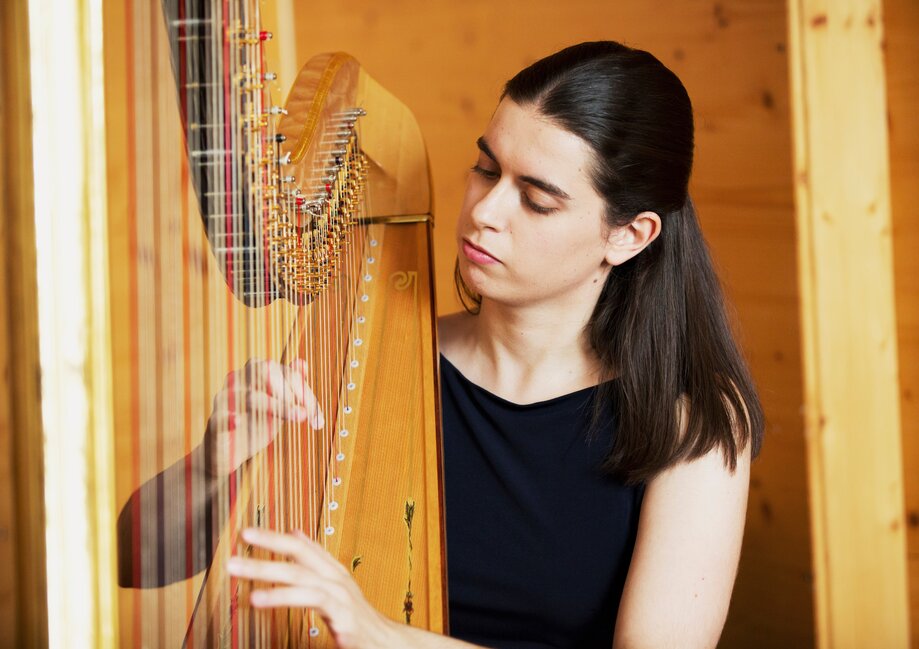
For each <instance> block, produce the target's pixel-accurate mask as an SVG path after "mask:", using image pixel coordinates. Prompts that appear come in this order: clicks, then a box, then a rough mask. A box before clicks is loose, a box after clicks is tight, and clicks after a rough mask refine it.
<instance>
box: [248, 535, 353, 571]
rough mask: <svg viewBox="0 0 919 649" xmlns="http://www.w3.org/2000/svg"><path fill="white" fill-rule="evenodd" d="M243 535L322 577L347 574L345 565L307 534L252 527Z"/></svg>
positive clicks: (259, 545)
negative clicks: (282, 532)
mask: <svg viewBox="0 0 919 649" xmlns="http://www.w3.org/2000/svg"><path fill="white" fill-rule="evenodd" d="M242 536H243V540H245V541H246V542H247V543H251V544H252V545H254V546H256V547H258V548H262V549H263V550H268V551H269V552H274V553H275V554H277V555H279V556H282V557H288V558H290V559H293V560H294V561H296V562H297V563H299V564H300V565H301V566H303V567H305V568H307V569H309V570H312V571H313V572H315V573H316V574H318V575H320V576H321V577H326V578H332V577H336V578H341V577H342V576H343V575H347V571H346V570H345V567H344V566H342V565H341V564H340V563H338V562H337V561H336V560H335V559H334V558H333V557H332V555H330V554H329V553H328V552H326V551H325V550H324V549H323V548H322V546H320V545H319V544H318V543H316V542H315V541H311V540H310V539H309V538H307V537H306V536H305V535H300V536H294V535H293V534H281V533H280V532H273V531H271V530H262V529H258V528H254V527H250V528H247V529H245V530H243V534H242Z"/></svg>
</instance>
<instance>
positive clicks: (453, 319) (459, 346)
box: [437, 311, 475, 365]
mask: <svg viewBox="0 0 919 649" xmlns="http://www.w3.org/2000/svg"><path fill="white" fill-rule="evenodd" d="M474 324H475V316H474V315H472V314H470V313H467V312H466V311H460V312H458V313H451V314H448V315H445V316H441V317H439V318H438V319H437V346H438V349H439V351H440V353H441V354H443V355H444V356H445V357H446V358H447V360H449V361H450V362H451V363H453V364H454V365H456V364H457V362H461V359H463V358H465V357H466V355H467V353H468V352H467V350H468V349H469V346H470V342H471V339H472V328H473V325H474Z"/></svg>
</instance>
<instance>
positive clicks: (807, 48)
mask: <svg viewBox="0 0 919 649" xmlns="http://www.w3.org/2000/svg"><path fill="white" fill-rule="evenodd" d="M788 7H789V30H790V65H791V79H792V110H793V123H794V160H795V194H796V196H795V198H796V203H797V223H798V261H799V270H798V273H799V285H800V291H801V320H802V349H803V356H804V380H805V418H806V436H807V441H808V466H809V471H810V475H809V491H810V497H811V524H812V531H813V556H814V561H813V563H814V572H815V580H816V581H815V599H816V617H817V634H818V646H820V647H891V648H893V647H907V646H908V642H909V617H908V601H907V578H906V544H905V529H904V512H903V471H902V457H901V455H902V453H901V439H900V438H901V432H900V404H899V397H898V391H899V390H898V387H899V383H898V371H897V328H896V315H895V309H894V275H893V254H892V240H891V212H890V178H889V167H888V140H887V136H888V133H887V104H886V85H885V74H884V56H883V49H882V47H883V46H882V42H883V21H882V19H881V2H880V0H832V1H831V0H789V2H788Z"/></svg>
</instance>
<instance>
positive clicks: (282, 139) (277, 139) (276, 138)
mask: <svg viewBox="0 0 919 649" xmlns="http://www.w3.org/2000/svg"><path fill="white" fill-rule="evenodd" d="M274 141H275V142H286V141H287V136H286V135H284V134H283V133H278V134H277V135H275V136H274Z"/></svg>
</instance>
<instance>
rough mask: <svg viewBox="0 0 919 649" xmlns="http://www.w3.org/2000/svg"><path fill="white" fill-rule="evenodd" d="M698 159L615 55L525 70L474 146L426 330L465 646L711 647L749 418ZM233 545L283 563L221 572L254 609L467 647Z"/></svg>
mask: <svg viewBox="0 0 919 649" xmlns="http://www.w3.org/2000/svg"><path fill="white" fill-rule="evenodd" d="M692 153H693V125H692V110H691V106H690V102H689V98H688V96H687V94H686V91H685V89H684V88H683V86H682V84H681V83H680V81H679V80H678V79H677V77H676V76H675V75H674V74H673V73H672V72H670V71H669V70H667V69H666V68H665V67H664V66H663V65H662V64H661V63H660V62H659V61H657V59H655V58H654V57H653V56H651V55H650V54H648V53H646V52H642V51H640V50H633V49H630V48H627V47H624V46H622V45H620V44H618V43H613V42H599V43H584V44H581V45H577V46H574V47H570V48H568V49H565V50H563V51H561V52H558V53H556V54H554V55H552V56H549V57H547V58H545V59H543V60H541V61H538V62H536V63H535V64H533V65H532V66H530V67H528V68H527V69H525V70H523V71H522V72H520V73H519V74H518V75H517V76H515V77H514V78H513V79H511V80H510V81H509V82H508V84H507V86H506V88H505V91H504V94H503V97H502V99H501V101H500V103H499V105H498V108H497V110H496V111H495V113H494V116H493V117H492V119H491V122H490V123H489V125H488V127H487V128H486V130H485V132H484V134H483V135H482V137H481V138H479V140H478V159H477V162H476V164H475V166H474V167H473V168H472V173H471V174H470V176H469V180H468V183H467V187H466V194H465V199H464V201H463V206H462V211H461V214H460V217H459V222H458V225H457V244H458V246H459V261H458V266H457V280H458V286H459V287H460V289H461V291H462V294H463V296H464V297H465V298H466V303H467V304H468V305H469V306H470V312H468V313H462V314H458V315H454V316H448V317H446V318H443V319H442V320H441V322H440V343H441V353H442V359H441V381H442V385H443V392H444V404H443V412H444V448H445V451H444V455H445V476H446V478H445V479H446V484H445V495H446V513H447V514H446V515H447V547H448V558H449V569H448V570H449V572H448V577H449V578H448V583H449V589H450V592H449V594H450V600H451V611H450V613H451V625H452V628H451V631H452V633H453V634H454V635H455V636H456V637H457V638H462V639H464V640H468V641H471V642H474V643H477V644H481V645H484V646H495V647H498V646H500V647H556V646H558V647H604V648H605V647H610V646H613V647H623V648H625V647H671V646H678V647H710V646H711V647H713V646H715V645H716V644H717V641H718V638H719V635H720V633H721V629H722V627H723V625H724V621H725V618H726V615H727V610H728V604H729V601H730V596H731V590H732V587H733V582H734V578H735V575H736V569H737V563H738V558H739V555H740V547H741V540H742V537H743V526H744V514H745V509H746V501H747V490H748V482H749V466H750V460H751V456H755V454H756V453H757V452H758V450H759V447H760V444H761V440H762V430H763V421H762V412H761V409H760V405H759V402H758V398H757V395H756V392H755V388H754V387H753V383H752V380H751V378H750V376H749V373H748V371H747V368H746V366H745V364H744V361H743V360H742V357H741V355H740V354H739V353H738V350H737V347H736V345H735V343H734V341H733V339H732V336H731V332H730V329H729V326H728V324H727V320H726V317H725V314H724V307H723V304H722V298H721V293H720V289H719V285H718V281H717V279H716V277H715V274H714V272H713V270H712V264H711V261H710V258H709V256H708V253H707V250H706V245H705V242H704V240H703V238H702V235H701V232H700V231H699V226H698V223H697V220H696V215H695V212H694V209H693V205H692V202H691V201H690V199H689V196H688V194H687V185H688V181H689V175H690V169H691V164H692ZM296 375H297V372H296V370H291V373H290V374H289V375H288V378H289V379H291V380H293V382H296V378H297V376H296ZM301 397H303V398H302V399H301V404H300V405H301V406H304V413H305V412H306V411H307V410H311V408H310V407H307V406H312V404H311V403H308V402H309V399H308V398H307V397H308V395H306V396H304V395H301ZM302 416H304V417H305V416H306V414H303V415H302ZM470 503H474V505H471V504H470ZM639 511H640V516H639ZM244 538H245V539H246V540H247V541H249V542H251V543H253V544H255V545H257V546H260V547H263V548H265V549H268V550H271V551H273V552H275V553H277V554H278V555H281V556H284V557H287V558H289V560H290V561H287V562H262V561H256V560H250V559H243V558H234V559H232V560H231V562H230V566H229V569H230V571H231V572H232V573H233V574H235V575H237V576H239V577H243V578H248V579H254V580H258V581H267V582H272V583H274V584H275V585H276V587H275V588H272V589H269V590H260V591H255V592H253V594H252V603H253V605H255V606H258V607H274V606H285V607H286V606H293V607H297V606H303V607H311V608H314V609H315V610H316V611H317V612H318V614H319V615H321V616H322V617H323V619H324V620H325V621H326V623H327V624H328V626H329V627H330V629H331V631H332V633H333V634H334V636H335V637H336V640H337V641H338V643H339V645H340V646H341V647H346V648H348V647H361V648H364V647H419V648H423V647H445V648H448V647H453V646H457V647H459V646H463V645H464V644H465V643H464V642H462V641H461V640H459V639H455V638H453V639H451V638H445V637H441V636H437V635H434V634H430V633H427V632H424V631H419V630H417V629H412V628H409V627H407V626H404V625H400V624H398V623H396V622H393V621H390V620H388V619H385V618H384V617H383V616H382V615H381V614H379V613H378V612H376V611H375V610H374V609H373V608H372V607H371V606H370V605H369V604H368V603H367V601H366V600H365V599H364V598H363V596H362V595H361V593H360V590H359V589H358V587H357V586H356V584H355V583H354V582H353V581H352V579H351V577H350V575H349V574H348V572H347V571H346V570H345V569H344V568H343V567H342V566H340V565H339V564H338V563H336V562H335V560H334V559H332V558H331V557H330V556H329V555H327V554H326V553H325V552H324V551H323V550H322V549H321V548H320V547H319V546H318V545H316V544H315V543H313V542H311V541H309V540H308V539H306V538H305V537H303V536H302V535H296V534H292V535H282V534H276V533H272V532H267V531H259V530H247V531H246V532H245V533H244ZM483 543H487V544H488V547H487V548H485V549H484V551H483V548H482V547H481V544H483ZM486 560H490V561H491V563H486V564H483V563H482V561H486ZM614 630H615V635H614V634H613V632H614ZM466 646H468V645H466Z"/></svg>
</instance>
